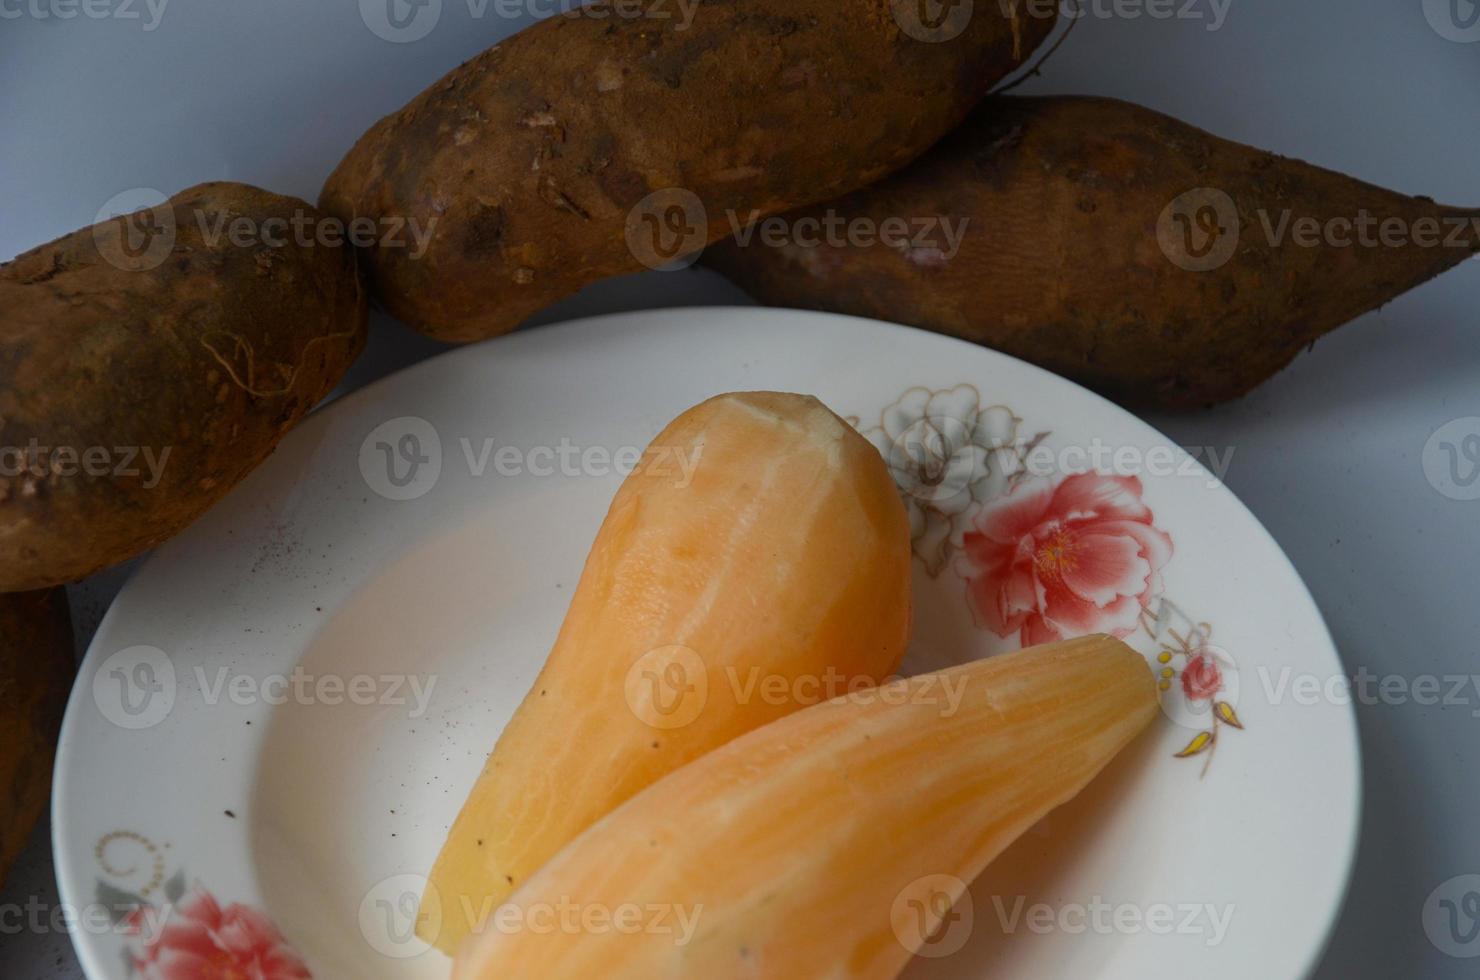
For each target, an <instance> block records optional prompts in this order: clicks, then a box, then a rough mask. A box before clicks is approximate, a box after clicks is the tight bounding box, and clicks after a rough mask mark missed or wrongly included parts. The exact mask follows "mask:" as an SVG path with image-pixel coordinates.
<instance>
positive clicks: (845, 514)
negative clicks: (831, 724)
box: [417, 392, 910, 976]
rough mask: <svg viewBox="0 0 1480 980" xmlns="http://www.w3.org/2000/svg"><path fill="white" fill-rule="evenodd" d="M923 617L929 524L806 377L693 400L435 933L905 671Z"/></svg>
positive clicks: (443, 876) (517, 738)
mask: <svg viewBox="0 0 1480 980" xmlns="http://www.w3.org/2000/svg"><path fill="white" fill-rule="evenodd" d="M686 472H687V473H688V474H689V475H688V476H687V477H686V476H685V475H684V474H685V473H686ZM909 625H910V545H909V522H908V519H907V517H906V515H905V512H904V507H903V505H902V504H901V503H900V500H899V496H898V491H897V490H896V489H895V486H894V483H893V482H892V481H891V479H890V477H889V474H888V473H887V471H886V470H885V467H884V463H883V460H882V459H881V458H880V457H879V454H878V452H877V451H876V450H875V449H874V448H873V447H872V446H870V445H869V444H868V443H867V442H866V441H865V440H864V439H863V437H862V436H860V435H859V434H858V433H857V432H855V431H854V430H853V429H852V428H851V427H850V426H848V425H847V424H846V423H844V422H843V421H842V420H841V419H839V418H838V417H837V416H836V415H834V414H833V413H832V412H830V411H828V410H827V408H826V407H825V406H823V405H822V403H821V402H819V401H817V400H816V399H815V398H810V397H806V396H802V395H787V394H775V393H767V392H758V393H748V394H733V395H722V396H720V397H718V398H714V399H711V400H709V401H707V402H704V403H703V404H702V405H699V406H698V407H696V408H693V409H690V410H689V411H687V412H685V413H684V414H683V415H681V416H679V418H678V419H677V420H675V421H674V422H673V423H672V424H670V425H669V426H668V428H667V429H665V430H664V431H663V432H662V434H660V435H659V436H658V437H657V438H656V439H655V440H654V441H653V444H652V446H650V447H649V450H648V453H647V455H646V457H645V459H644V462H643V464H642V465H641V466H640V467H639V468H638V469H637V470H635V471H634V472H633V473H632V475H631V476H629V477H628V478H627V480H626V482H625V483H624V484H623V485H622V488H621V490H620V491H618V493H617V496H616V499H615V500H614V501H613V503H612V507H611V511H610V513H608V515H607V517H606V521H605V523H603V524H602V527H601V531H600V533H599V534H598V535H597V538H596V543H595V544H594V545H593V546H592V549H591V555H590V558H589V559H588V560H587V562H586V568H585V571H584V572H583V574H582V576H581V580H580V583H579V585H578V586H577V587H576V592H575V596H574V597H573V599H572V600H571V605H570V611H569V612H568V613H567V614H566V618H565V623H564V625H563V626H562V627H561V629H560V634H559V636H558V637H557V639H556V641H555V647H554V649H553V650H552V651H551V652H550V656H549V659H548V660H547V661H546V663H545V667H544V669H543V670H542V671H541V673H540V675H539V677H538V678H536V680H535V683H534V686H533V687H532V688H531V689H530V692H529V694H528V695H527V696H526V697H525V699H524V702H523V703H522V704H521V705H520V706H519V709H518V711H517V712H516V713H515V714H514V717H513V718H512V719H511V720H510V722H509V724H508V727H507V728H505V730H504V732H503V735H502V736H501V737H500V738H499V741H498V744H497V746H496V747H495V748H494V751H493V754H492V755H491V756H490V757H489V760H488V763H487V765H486V767H485V768H484V770H483V774H482V776H480V777H479V779H478V782H477V784H476V785H475V786H474V787H473V790H472V793H471V794H470V795H469V797H468V799H467V802H466V803H465V804H464V806H463V809H462V812H461V814H459V816H458V818H457V822H456V823H455V824H454V825H453V827H452V831H451V833H450V834H449V835H448V838H447V842H446V844H445V846H444V847H443V849H442V853H441V855H440V856H439V857H438V858H437V863H436V866H435V867H434V869H433V870H432V874H431V879H430V885H429V886H428V888H427V894H426V896H424V897H423V900H422V906H421V912H420V916H419V921H418V924H417V933H418V935H420V936H421V937H422V938H423V939H425V940H426V941H427V942H430V943H432V944H433V945H435V946H437V947H439V948H441V949H443V950H446V951H448V952H452V951H454V950H455V949H456V948H457V944H458V943H459V942H460V941H461V940H462V938H463V937H464V936H465V935H467V934H468V933H469V932H470V931H472V930H473V929H475V928H476V927H477V926H478V925H480V924H481V922H482V921H483V919H484V918H485V917H486V916H487V915H488V914H489V913H490V912H491V911H492V910H493V909H495V908H497V907H498V906H499V904H500V903H502V902H503V901H504V899H506V898H507V897H508V895H509V894H510V893H511V892H512V891H513V890H514V889H515V888H516V887H518V886H519V885H522V884H523V883H524V882H525V881H526V880H527V879H528V878H529V876H530V875H532V874H533V873H534V872H535V871H537V870H538V869H539V867H540V866H541V865H542V864H544V863H545V861H546V860H548V859H549V858H550V857H552V856H553V855H554V854H555V853H556V852H558V851H559V850H560V849H561V848H562V847H564V846H565V845H566V844H567V843H569V842H570V840H571V839H572V838H574V837H575V836H576V835H577V834H579V833H580V832H581V831H583V830H585V829H586V828H587V827H589V826H590V825H591V824H593V823H595V822H596V821H597V820H598V819H600V818H601V817H603V816H605V815H606V814H607V813H609V812H610V811H611V810H612V809H614V808H615V807H616V806H618V805H619V804H621V803H622V802H623V801H625V800H627V799H628V798H629V797H631V796H633V795H634V794H636V793H638V792H639V791H641V790H642V789H644V788H645V787H647V786H648V785H649V784H651V783H653V782H655V781H657V780H658V779H659V778H661V777H662V776H664V775H666V774H668V773H669V772H671V771H673V770H674V769H677V768H678V767H680V766H682V765H684V764H685V763H687V762H689V761H691V760H693V759H696V758H698V757H699V756H701V755H703V754H704V753H705V752H708V751H710V750H711V749H714V748H716V747H718V746H720V745H722V744H724V743H725V742H728V741H729V740H730V739H732V738H734V737H735V736H737V735H741V734H743V733H745V732H747V731H750V730H751V729H754V728H758V727H760V726H761V725H764V724H766V723H767V722H770V721H774V720H775V719H777V718H779V717H781V716H783V715H785V714H788V713H790V712H792V711H794V710H796V709H797V708H799V707H802V706H804V705H805V704H808V703H815V702H816V701H820V700H823V699H824V698H825V697H826V696H828V695H829V694H832V693H843V692H844V691H846V690H848V689H849V688H848V687H847V686H843V687H842V688H841V689H838V687H839V685H849V684H851V685H854V686H855V687H856V686H858V685H859V684H860V683H866V684H869V685H872V684H874V683H877V682H879V681H881V680H883V679H884V678H886V677H887V676H888V675H890V674H891V672H892V671H894V669H895V668H896V667H897V666H898V665H899V661H900V659H901V658H902V657H903V656H904V651H905V647H906V645H907V642H908V634H909ZM828 685H831V688H832V689H831V690H829V687H828ZM809 698H810V701H809V700H808V699H809ZM530 975H531V976H534V975H537V974H530Z"/></svg>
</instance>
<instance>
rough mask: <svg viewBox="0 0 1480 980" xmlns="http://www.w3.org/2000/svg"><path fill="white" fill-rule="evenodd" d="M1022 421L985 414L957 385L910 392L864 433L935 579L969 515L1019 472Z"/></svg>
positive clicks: (992, 408)
mask: <svg viewBox="0 0 1480 980" xmlns="http://www.w3.org/2000/svg"><path fill="white" fill-rule="evenodd" d="M1021 422H1022V420H1021V419H1019V418H1018V417H1017V416H1015V415H1013V414H1012V411H1011V410H1010V409H1008V408H1007V407H1005V406H1003V405H989V406H986V407H982V405H981V393H980V392H978V391H977V389H976V388H975V387H974V386H973V385H968V384H959V385H956V386H955V387H954V388H946V389H943V390H940V391H931V390H929V389H927V388H911V389H910V390H909V391H906V392H905V393H904V394H903V395H901V396H900V398H899V400H898V401H896V402H895V403H894V404H893V405H890V406H889V407H888V408H886V409H884V411H883V414H882V416H881V418H880V423H881V424H880V425H879V426H878V427H877V428H873V429H869V430H868V431H867V432H865V433H864V436H865V437H867V438H868V440H869V442H871V443H873V445H874V446H875V448H877V449H878V450H879V453H880V454H881V455H882V456H883V457H884V462H885V463H886V464H888V466H889V472H890V475H891V476H893V477H894V482H895V483H896V484H898V486H899V489H900V495H901V496H902V497H903V499H904V503H905V509H906V510H907V511H908V513H909V517H910V538H911V541H912V543H913V547H914V551H915V554H917V555H918V556H919V557H920V559H921V560H922V561H923V562H924V563H925V568H926V571H928V572H929V573H930V574H931V575H932V576H935V575H939V574H940V572H941V570H942V569H943V568H944V567H945V566H946V563H947V561H948V560H949V559H950V553H951V547H952V546H951V540H952V538H953V537H954V536H956V531H957V525H958V524H964V521H965V518H966V516H967V514H968V512H969V511H970V510H971V509H972V508H973V507H974V506H975V505H976V504H977V503H978V502H980V501H983V500H988V499H991V498H992V497H996V496H998V495H999V494H1001V493H1003V492H1004V491H1006V490H1007V488H1008V486H1009V485H1010V482H1011V480H1012V479H1013V477H1014V476H1016V475H1017V474H1018V473H1020V472H1021V471H1022V469H1023V450H1024V446H1023V444H1021V443H1020V442H1019V441H1018V438H1017V433H1018V426H1019V425H1020V424H1021Z"/></svg>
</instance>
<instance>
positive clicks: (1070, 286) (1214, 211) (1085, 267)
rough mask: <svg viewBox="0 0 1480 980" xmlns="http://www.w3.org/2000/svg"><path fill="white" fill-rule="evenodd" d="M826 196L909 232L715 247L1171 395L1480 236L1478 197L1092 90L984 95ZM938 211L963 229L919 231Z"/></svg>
mask: <svg viewBox="0 0 1480 980" xmlns="http://www.w3.org/2000/svg"><path fill="white" fill-rule="evenodd" d="M1363 214H1366V215H1368V216H1369V217H1370V218H1371V219H1372V223H1371V224H1369V226H1368V229H1367V231H1366V233H1365V240H1366V241H1367V242H1368V243H1369V244H1367V245H1363V244H1361V242H1362V241H1363V239H1364V234H1363V232H1362V231H1361V230H1360V228H1358V227H1355V226H1356V225H1357V223H1358V222H1360V221H1362V220H1363V219H1362V217H1361V216H1362V215H1363ZM829 215H832V216H835V220H840V221H843V222H847V221H849V220H856V219H862V218H866V219H871V220H872V221H873V222H875V223H882V222H884V221H885V220H887V219H895V220H903V221H905V222H906V227H907V229H908V230H907V232H906V233H905V237H907V238H912V240H910V241H908V242H904V243H902V244H901V243H900V242H898V241H896V242H895V243H893V247H891V245H885V244H878V243H876V242H866V243H864V244H862V245H861V246H855V245H850V244H849V243H848V242H847V241H846V240H840V241H838V243H837V244H830V243H827V242H824V243H823V244H821V245H820V246H818V247H815V248H812V247H802V246H800V245H797V244H784V245H781V246H780V247H767V246H764V245H762V244H760V241H759V237H760V236H759V231H760V229H757V234H756V235H755V236H753V237H752V240H751V244H750V245H749V246H748V247H742V246H740V245H739V244H737V243H736V242H735V241H733V240H732V241H728V242H725V243H723V244H722V245H720V246H717V247H715V248H713V249H711V250H709V251H708V252H707V253H706V256H705V259H706V261H707V262H708V263H709V264H710V265H712V266H713V267H714V268H716V269H718V270H720V271H721V272H723V273H725V274H726V275H727V276H729V277H730V278H731V279H732V280H734V282H735V283H736V284H738V285H739V286H741V287H742V288H743V289H746V290H747V291H749V292H750V293H751V295H753V296H754V297H755V298H757V299H758V300H760V301H762V302H764V303H769V304H774V305H779V306H796V307H803V308H809V309H818V310H830V311H833V312H838V313H849V314H855V315H859V316H867V317H874V318H879V319H884V320H893V321H897V322H900V323H905V324H911V325H914V326H920V327H925V328H927V329H930V330H935V331H938V332H940V333H946V334H951V335H953V336H956V337H962V338H965V339H967V340H972V341H976V342H978V343H981V344H985V345H986V346H988V347H994V348H996V349H998V350H1001V351H1005V352H1006V353H1008V354H1012V355H1015V356H1017V357H1021V358H1023V359H1025V360H1028V361H1032V362H1033V363H1035V364H1039V365H1042V366H1043V367H1046V368H1048V369H1049V370H1051V371H1055V372H1057V373H1059V374H1062V375H1065V376H1066V377H1069V378H1073V379H1074V380H1076V381H1079V382H1081V383H1083V384H1085V385H1087V386H1088V387H1091V388H1094V389H1095V390H1097V391H1100V392H1102V393H1103V394H1105V395H1108V396H1109V397H1111V398H1114V399H1116V400H1117V401H1120V402H1123V403H1126V404H1129V405H1133V406H1145V407H1157V408H1176V409H1187V408H1199V407H1203V406H1206V405H1210V404H1213V403H1215V402H1220V401H1223V400H1226V399H1230V398H1235V397H1237V396H1239V395H1242V394H1244V393H1246V392H1248V391H1249V390H1250V389H1252V388H1254V387H1255V386H1256V385H1258V384H1260V383H1261V382H1263V381H1264V380H1266V379H1267V378H1269V377H1270V376H1271V375H1273V374H1275V373H1276V372H1278V371H1279V370H1280V369H1281V368H1283V367H1285V366H1286V365H1287V364H1288V363H1289V362H1290V361H1291V360H1292V359H1293V358H1294V357H1295V355H1296V354H1298V353H1300V351H1302V350H1304V349H1306V348H1308V347H1309V346H1310V345H1311V344H1312V343H1313V342H1314V341H1315V340H1316V339H1317V338H1319V337H1321V336H1322V335H1323V334H1326V333H1328V332H1330V331H1331V330H1333V329H1335V328H1336V327H1338V326H1341V325H1342V324H1344V323H1346V322H1348V321H1350V320H1352V319H1354V318H1356V317H1358V316H1360V315H1361V314H1363V313H1366V312H1368V311H1370V310H1373V309H1375V308H1377V307H1379V306H1381V305H1383V304H1384V303H1386V302H1388V301H1390V300H1392V299H1394V298H1395V297H1397V296H1398V295H1399V294H1401V293H1403V292H1405V291H1406V290H1408V289H1411V288H1413V287H1414V286H1417V285H1418V284H1420V283H1422V282H1424V281H1426V280H1428V279H1430V278H1431V277H1433V276H1436V275H1438V274H1439V273H1441V272H1443V271H1445V270H1446V269H1449V268H1451V267H1452V266H1454V265H1456V264H1458V263H1459V262H1461V261H1463V260H1464V259H1466V258H1469V257H1470V256H1471V255H1473V254H1475V252H1476V251H1480V212H1477V211H1461V210H1457V209H1454V208H1446V207H1441V206H1439V205H1436V204H1434V203H1433V202H1432V201H1430V200H1428V199H1426V198H1415V197H1406V196H1403V195H1401V194H1396V193H1393V192H1391V191H1387V190H1383V189H1381V188H1378V187H1374V186H1372V185H1370V184H1365V183H1362V182H1360V181H1357V180H1354V179H1352V178H1350V177H1345V176H1342V175H1340V174H1336V173H1332V172H1331V171H1328V170H1322V169H1319V168H1317V167H1313V166H1310V165H1309V164H1305V163H1301V162H1299V161H1296V160H1289V159H1286V158H1284V157H1280V156H1276V155H1274V154H1272V153H1266V152H1263V151H1261V150H1256V149H1253V148H1251V147H1247V146H1242V145H1240V144H1237V143H1232V142H1229V141H1227V140H1222V139H1219V138H1217V137H1215V136H1212V135H1209V134H1208V133H1205V132H1203V131H1201V130H1198V129H1195V128H1193V127H1191V126H1188V125H1186V124H1184V123H1181V122H1178V121H1177V120H1175V119H1171V118H1169V117H1167V116H1163V115H1161V114H1159V113H1155V112H1152V111H1150V110H1148V109H1143V108H1140V107H1139V106H1134V105H1130V104H1128V103H1125V102H1117V101H1114V100H1110V99H1093V98H1077V97H1066V98H1032V99H1029V98H1010V97H1003V98H994V99H989V100H987V101H986V102H984V103H983V104H982V105H981V107H980V108H979V109H978V110H977V111H976V112H975V113H974V114H973V115H972V116H971V118H970V119H969V120H968V121H967V122H966V124H965V125H964V126H963V127H962V128H961V129H960V130H959V131H957V132H956V133H954V134H952V135H951V136H950V137H948V138H947V139H946V140H944V141H943V142H942V143H941V145H940V146H939V147H937V148H936V149H935V150H933V151H932V152H931V153H929V154H927V155H926V156H925V157H923V158H922V159H921V160H919V161H918V162H916V163H915V164H914V165H913V166H911V167H909V168H908V169H907V170H905V171H903V172H901V173H899V174H897V175H895V176H894V177H891V178H888V179H886V180H884V181H882V182H880V183H878V184H876V185H874V186H872V187H869V188H867V189H865V190H863V191H860V192H858V193H856V194H853V195H851V196H848V197H844V198H841V199H839V200H836V201H833V202H831V203H828V204H824V205H818V206H816V207H813V208H809V209H806V210H804V211H799V212H796V213H794V214H791V215H788V216H787V221H788V223H789V224H790V226H791V227H797V225H796V222H797V221H799V220H801V219H808V218H810V219H814V220H815V219H820V218H823V217H827V216H829ZM940 218H944V219H946V220H947V221H949V222H950V227H951V229H952V230H951V231H950V232H949V233H947V232H945V231H943V230H942V227H941V225H940V224H939V223H936V224H933V225H932V226H931V227H930V228H929V229H927V230H925V232H924V233H923V234H918V233H919V232H920V231H921V226H920V225H919V224H918V222H921V221H930V222H936V221H937V219H940ZM1302 221H1303V222H1305V223H1306V226H1305V227H1304V229H1303V230H1302V227H1301V225H1300V223H1301V222H1302ZM1311 221H1314V222H1318V223H1320V225H1321V226H1322V227H1321V230H1320V231H1319V232H1315V233H1312V229H1311V227H1310V222H1311ZM1384 221H1388V222H1393V223H1395V224H1394V227H1395V228H1399V227H1400V228H1401V229H1403V230H1404V231H1403V235H1402V237H1403V240H1405V241H1406V242H1407V244H1406V245H1401V246H1399V245H1395V244H1383V241H1384V238H1383V236H1384V234H1385V233H1383V232H1382V231H1381V222H1384ZM963 222H964V223H965V228H964V231H963V229H962V227H961V226H962V223H963ZM803 227H804V228H806V227H809V226H803ZM917 234H918V238H914V237H913V236H916V235H917ZM1430 234H1432V237H1433V239H1434V243H1433V244H1431V245H1428V246H1425V245H1423V244H1420V242H1422V241H1429V240H1430ZM819 237H821V236H815V235H814V236H810V237H809V238H808V241H809V242H810V241H811V240H812V239H814V238H819ZM834 237H838V236H834ZM957 239H958V240H959V241H957ZM772 240H773V241H781V240H782V239H781V238H780V237H773V239H772ZM1398 240H1399V239H1398V237H1397V236H1396V235H1394V236H1393V237H1389V238H1387V239H1386V241H1388V242H1390V243H1395V242H1397V241H1398ZM1342 241H1348V242H1350V244H1349V245H1346V246H1343V245H1340V244H1338V243H1340V242H1342Z"/></svg>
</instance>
